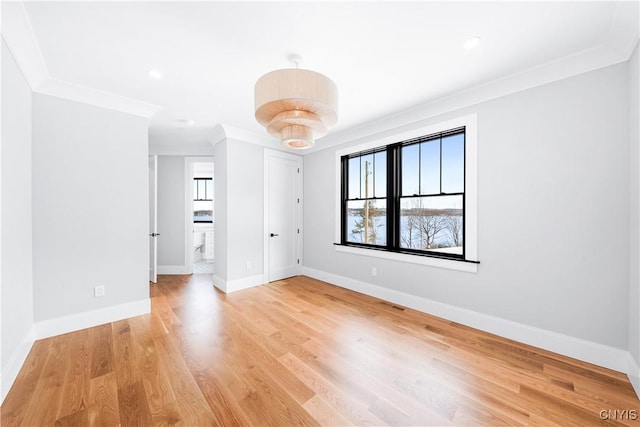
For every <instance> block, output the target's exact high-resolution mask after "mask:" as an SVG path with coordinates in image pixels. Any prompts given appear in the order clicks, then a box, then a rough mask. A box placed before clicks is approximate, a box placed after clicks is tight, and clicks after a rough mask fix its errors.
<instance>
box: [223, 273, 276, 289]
mask: <svg viewBox="0 0 640 427" xmlns="http://www.w3.org/2000/svg"><path fill="white" fill-rule="evenodd" d="M264 283H265V281H264V277H263V276H262V274H257V275H255V276H249V277H243V278H242V279H236V280H229V281H227V280H224V279H222V278H220V277H218V276H216V275H215V274H214V275H213V285H214V286H215V287H216V288H218V289H220V290H221V291H222V292H224V293H226V294H228V293H231V292H235V291H240V290H242V289H249V288H253V287H255V286H260V285H263V284H264Z"/></svg>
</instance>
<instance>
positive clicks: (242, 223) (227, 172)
mask: <svg viewBox="0 0 640 427" xmlns="http://www.w3.org/2000/svg"><path fill="white" fill-rule="evenodd" d="M215 158H216V165H215V177H214V186H215V190H214V191H215V200H214V216H215V218H216V219H215V227H214V228H215V254H214V271H215V273H214V284H215V285H216V286H217V287H219V288H221V289H223V290H224V291H227V292H230V291H233V290H237V289H241V288H245V287H249V286H255V285H259V284H261V283H263V274H264V271H263V239H264V232H263V228H264V227H263V226H264V224H263V223H264V219H263V213H264V208H263V197H264V188H263V186H264V184H263V173H264V148H263V147H262V146H260V145H256V144H252V143H249V142H245V141H240V140H236V139H230V138H226V139H224V140H223V141H221V142H218V143H217V144H216V145H215Z"/></svg>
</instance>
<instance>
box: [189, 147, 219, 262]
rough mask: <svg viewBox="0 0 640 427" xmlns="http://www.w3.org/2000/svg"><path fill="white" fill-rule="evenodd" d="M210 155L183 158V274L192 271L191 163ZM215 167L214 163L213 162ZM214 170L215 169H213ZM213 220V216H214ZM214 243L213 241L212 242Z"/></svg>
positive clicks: (206, 160) (205, 158) (214, 194)
mask: <svg viewBox="0 0 640 427" xmlns="http://www.w3.org/2000/svg"><path fill="white" fill-rule="evenodd" d="M213 159H214V158H213V157H211V156H206V157H205V156H202V157H185V158H184V208H185V210H184V237H185V239H184V269H185V274H192V273H193V164H194V163H204V162H211V163H215V162H214V160H213ZM214 168H215V164H214ZM214 170H215V169H214ZM215 198H216V193H215V192H214V193H213V199H214V200H213V206H215V205H216V201H215ZM214 221H215V218H214ZM214 244H215V243H214Z"/></svg>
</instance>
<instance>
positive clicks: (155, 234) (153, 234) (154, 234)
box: [149, 233, 160, 237]
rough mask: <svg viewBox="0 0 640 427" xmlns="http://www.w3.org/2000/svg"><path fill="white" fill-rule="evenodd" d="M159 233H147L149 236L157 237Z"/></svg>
mask: <svg viewBox="0 0 640 427" xmlns="http://www.w3.org/2000/svg"><path fill="white" fill-rule="evenodd" d="M159 235H160V233H151V234H149V236H151V237H158V236H159Z"/></svg>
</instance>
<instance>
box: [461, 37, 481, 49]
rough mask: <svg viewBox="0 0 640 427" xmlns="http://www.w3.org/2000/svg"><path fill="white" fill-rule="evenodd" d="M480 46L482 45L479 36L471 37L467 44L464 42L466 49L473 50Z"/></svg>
mask: <svg viewBox="0 0 640 427" xmlns="http://www.w3.org/2000/svg"><path fill="white" fill-rule="evenodd" d="M479 44H480V37H478V36H475V37H471V38H470V39H468V40H467V41H466V42H464V48H465V49H473V48H474V47H476V46H478V45H479Z"/></svg>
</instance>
